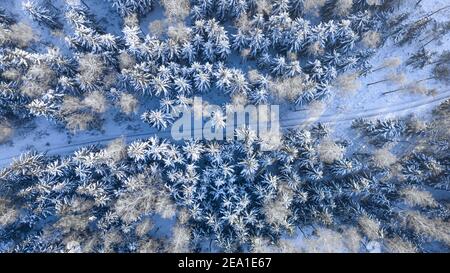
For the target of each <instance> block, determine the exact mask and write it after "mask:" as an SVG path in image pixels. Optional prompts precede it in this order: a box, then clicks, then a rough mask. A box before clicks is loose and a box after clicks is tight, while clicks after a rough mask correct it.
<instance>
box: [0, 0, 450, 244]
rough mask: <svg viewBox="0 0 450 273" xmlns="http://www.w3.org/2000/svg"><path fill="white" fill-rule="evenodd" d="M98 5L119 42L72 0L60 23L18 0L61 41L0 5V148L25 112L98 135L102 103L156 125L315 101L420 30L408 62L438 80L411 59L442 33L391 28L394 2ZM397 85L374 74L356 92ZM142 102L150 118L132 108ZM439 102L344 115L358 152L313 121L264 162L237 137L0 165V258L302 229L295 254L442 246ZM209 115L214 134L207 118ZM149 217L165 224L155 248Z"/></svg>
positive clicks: (442, 117)
mask: <svg viewBox="0 0 450 273" xmlns="http://www.w3.org/2000/svg"><path fill="white" fill-rule="evenodd" d="M105 1H106V0H105ZM106 2H107V3H109V4H110V5H111V7H112V8H113V9H114V10H115V11H114V12H117V16H119V17H120V19H121V22H120V23H121V25H120V27H121V29H119V32H120V30H121V33H116V34H111V33H108V32H107V31H106V30H105V28H104V27H102V26H101V24H100V23H98V21H97V20H98V18H96V16H95V14H93V10H91V9H90V8H89V6H87V5H86V4H85V3H84V2H83V1H64V3H63V7H64V11H63V13H61V14H58V13H57V10H58V9H57V8H56V7H54V6H53V5H52V4H51V1H38V0H32V1H23V5H22V8H23V10H24V11H25V13H26V14H27V15H28V16H29V18H30V19H31V20H32V22H33V24H34V23H36V24H37V25H39V26H41V27H45V28H48V30H50V31H51V35H57V34H58V33H59V34H60V35H62V37H63V38H64V39H61V40H63V43H64V45H63V46H61V47H58V45H55V46H54V47H53V46H52V47H50V46H47V45H44V44H42V43H41V42H40V37H39V35H38V34H37V33H35V30H34V28H33V27H32V26H30V25H28V24H27V23H24V22H17V21H16V20H15V18H14V16H12V15H11V14H9V13H8V11H6V10H4V9H0V144H3V143H4V142H6V141H7V140H8V138H9V136H10V135H11V134H12V127H13V126H12V125H11V124H13V123H17V122H22V121H25V120H30V119H32V118H33V117H45V118H47V119H49V120H52V121H55V122H57V123H58V124H62V125H64V126H65V127H66V128H67V129H68V130H70V131H71V132H74V131H79V130H90V129H99V128H101V123H102V120H103V117H104V114H105V113H106V112H107V111H108V107H109V105H110V104H112V105H114V106H115V107H118V108H119V109H120V111H121V112H123V113H124V114H125V115H133V114H139V115H140V118H141V120H142V121H143V122H145V123H147V124H148V125H150V126H152V127H154V128H156V129H157V130H164V129H167V128H169V127H170V125H171V124H172V122H173V121H174V120H175V118H177V117H178V115H180V114H181V110H183V109H187V108H188V107H192V106H193V99H194V97H195V96H200V95H203V94H207V93H209V92H217V93H220V94H225V95H226V96H227V99H228V100H227V101H226V102H225V104H224V105H222V106H223V108H222V109H223V110H226V109H227V108H228V107H234V106H236V105H239V104H243V105H245V104H250V103H251V104H266V103H270V102H274V101H277V102H280V101H281V102H283V103H287V104H290V105H292V106H303V105H306V104H310V103H317V102H320V101H321V100H324V99H325V98H327V97H328V96H329V95H331V92H333V91H334V89H333V87H336V86H339V87H340V88H341V89H346V90H347V91H350V90H354V89H356V88H357V86H359V84H358V83H356V80H357V78H358V77H359V76H364V75H367V74H368V73H369V72H376V71H379V70H382V69H385V68H393V67H398V66H399V65H400V64H401V60H399V59H398V58H391V59H386V60H385V62H384V64H383V65H382V66H381V67H378V68H377V67H375V68H373V67H372V65H371V64H370V62H369V58H370V57H371V56H372V55H373V54H374V53H375V52H376V49H377V48H378V47H380V46H382V45H383V43H384V42H385V41H386V40H387V39H388V38H389V37H392V38H393V40H394V43H395V44H396V45H399V46H404V45H407V44H408V43H411V42H412V41H415V40H417V39H418V37H419V36H421V35H422V33H423V31H424V30H425V29H430V28H432V29H433V32H431V33H430V34H429V35H428V34H427V36H426V37H424V38H423V40H422V41H423V43H424V45H423V47H422V48H421V49H420V50H418V51H417V52H416V53H414V54H412V55H411V56H410V57H409V59H408V60H407V62H406V63H405V64H406V65H409V66H412V67H413V68H421V69H423V68H425V67H427V66H429V65H430V66H431V65H433V67H432V68H431V71H430V72H431V75H430V77H429V78H426V79H423V80H419V81H418V82H425V81H428V80H435V81H438V82H440V83H448V79H450V77H449V71H450V69H449V61H448V60H449V54H448V51H444V52H442V53H439V54H438V53H437V52H432V51H430V50H429V49H427V48H426V45H428V44H429V43H431V42H433V41H436V40H438V39H440V37H441V36H442V35H444V34H446V33H448V30H449V26H448V24H442V23H437V22H436V21H434V20H433V18H432V15H433V14H434V13H433V14H427V15H425V16H423V17H422V18H419V19H418V20H413V21H411V20H409V17H408V14H400V15H396V16H392V12H393V11H394V10H395V9H396V7H397V5H398V4H399V1H384V0H323V1H317V0H273V1H269V0H260V1H256V0H192V1H180V3H181V4H180V8H179V9H177V7H176V5H175V4H174V2H173V1H170V0H163V1H159V2H158V3H157V1H155V0H108V1H106ZM155 7H158V8H161V7H162V8H164V10H165V16H166V17H167V19H166V20H161V21H157V22H156V23H155V22H153V23H151V24H150V27H149V31H147V30H145V29H144V28H143V27H142V22H143V18H144V17H145V16H146V15H147V14H148V13H149V12H151V11H152V10H153V9H154V8H155ZM187 16H188V17H187ZM186 17H187V18H186ZM239 62H240V63H239ZM238 63H239V64H238ZM243 63H245V64H246V65H245V66H244V65H242V64H243ZM404 80H405V78H404V77H403V75H398V74H395V75H389V77H388V78H387V79H384V80H380V81H377V82H374V83H370V84H369V86H371V85H375V84H378V83H382V82H398V83H402V84H403V82H404ZM418 82H415V83H413V84H409V85H408V86H407V87H402V88H400V89H397V90H393V91H387V92H385V93H384V94H389V93H393V92H397V91H400V90H404V89H410V87H411V86H412V85H417V83H418ZM416 90H418V89H417V88H416ZM425 91H427V92H421V93H427V94H428V93H432V92H428V91H429V90H428V89H427V90H425ZM141 100H142V101H146V102H155V104H150V105H153V106H154V107H153V108H149V109H145V110H144V111H142V112H140V111H139V102H140V101H141ZM153 100H154V101H153ZM155 105H156V106H155ZM449 106H450V102H449V101H446V102H444V103H442V104H441V105H440V106H439V107H438V108H436V109H435V111H434V113H433V117H432V120H431V121H429V122H423V121H420V120H417V119H416V118H414V117H409V118H407V119H400V118H398V119H378V120H368V119H357V120H355V121H353V123H352V130H353V131H352V133H355V135H358V136H359V137H361V139H360V141H362V142H363V144H364V145H361V147H359V146H358V145H353V144H354V143H352V141H353V140H350V139H333V138H332V135H331V134H330V130H329V128H328V127H327V126H326V125H324V124H322V123H318V124H314V125H312V126H309V127H304V128H303V129H291V130H287V131H286V132H284V134H283V137H282V139H281V142H280V143H279V144H280V145H279V147H278V149H275V150H273V151H266V149H263V146H264V145H265V144H266V143H265V142H266V141H267V140H266V139H264V138H263V137H261V136H257V134H256V133H255V132H253V131H251V130H250V129H247V128H238V129H237V130H236V131H235V138H234V139H233V140H227V141H207V140H192V141H186V142H184V143H171V142H170V141H168V140H165V139H162V138H158V137H156V136H155V137H151V138H149V139H142V140H135V141H134V142H132V143H129V144H127V143H126V142H125V140H124V139H118V140H115V141H113V142H111V143H110V144H109V145H107V146H104V147H103V146H87V147H82V148H80V149H78V150H77V151H76V152H75V153H73V154H71V155H66V156H64V155H46V154H43V153H38V152H28V153H25V154H23V155H21V156H20V157H19V158H16V159H15V160H14V161H13V162H12V164H11V165H10V166H8V167H6V168H3V169H1V170H0V252H13V251H17V252H164V251H166V252H186V251H211V250H219V251H230V252H231V251H267V250H273V249H276V251H293V250H296V249H295V248H294V246H293V245H290V244H289V242H288V241H287V240H286V235H287V234H294V233H295V232H298V231H300V232H301V233H303V234H305V233H304V232H305V231H304V230H303V229H305V228H308V227H310V228H311V229H312V230H314V232H313V234H312V235H311V234H310V235H311V236H309V237H308V236H307V237H308V238H306V239H305V245H306V246H307V247H309V248H308V249H306V250H305V251H320V249H321V247H323V245H324V243H323V242H329V241H330V240H332V241H333V240H334V241H336V240H337V241H339V240H345V243H342V244H341V247H342V248H345V249H347V250H349V251H366V250H367V249H368V247H367V245H368V244H372V243H374V242H376V243H379V244H380V247H381V248H382V250H383V251H392V252H403V251H405V252H412V251H425V250H426V248H427V246H429V245H430V244H438V245H439V246H442V247H443V248H446V249H448V247H449V245H450V238H449V234H448V228H447V226H448V221H449V216H450V214H449V211H448V204H446V201H447V200H438V199H435V198H434V196H433V193H434V192H435V191H445V192H446V193H448V190H449V189H450V184H449V183H450V180H449V178H450V158H449V155H450V147H449V139H450V135H449V132H448V128H449V126H450V124H449V118H448V117H449V116H450V110H449ZM194 110H197V109H194ZM209 118H210V120H211V121H212V124H213V126H215V127H216V128H222V127H224V126H225V125H224V120H225V117H224V115H223V113H222V112H221V111H215V112H214V113H211V115H210V117H209ZM406 144H408V147H407V148H404V149H400V150H401V151H400V152H399V151H397V150H395V149H397V148H398V146H400V145H406ZM367 147H369V148H367ZM399 206H401V208H402V209H398V208H399ZM157 219H165V220H168V221H169V220H174V219H175V222H176V223H175V224H174V227H173V228H172V230H171V232H172V233H171V235H170V238H171V239H170V240H167V239H166V238H164V236H167V234H166V235H161V234H160V233H162V231H160V232H159V233H158V230H159V227H155V222H156V220H157ZM343 230H345V231H343ZM314 236H315V237H317V238H318V240H316V241H314V240H313V239H311V238H312V237H314ZM338 237H339V238H338ZM330 238H332V239H330ZM350 242H353V244H352V245H351V246H350V245H349V243H350ZM336 244H338V243H336ZM334 250H335V251H340V250H341V249H334Z"/></svg>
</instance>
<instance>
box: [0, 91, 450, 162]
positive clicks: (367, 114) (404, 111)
mask: <svg viewBox="0 0 450 273" xmlns="http://www.w3.org/2000/svg"><path fill="white" fill-rule="evenodd" d="M449 98H450V92H445V93H441V94H439V95H437V96H435V97H427V98H425V99H421V100H417V101H413V102H408V103H404V104H400V105H389V106H384V107H380V108H372V109H365V110H363V111H357V112H353V113H348V114H342V115H322V116H319V117H317V118H307V117H305V116H307V114H305V112H306V111H297V112H291V113H290V115H288V117H287V118H285V119H282V120H281V122H280V123H281V128H282V129H289V128H297V127H301V126H307V125H310V124H313V123H318V122H321V123H325V124H330V125H333V124H336V123H343V122H348V123H351V121H353V120H354V119H357V118H375V117H379V118H383V117H386V116H387V115H393V114H395V116H397V117H398V116H404V115H408V114H411V113H417V112H418V111H420V108H422V107H426V109H430V107H432V106H436V105H438V104H440V103H441V102H443V101H444V100H446V99H449ZM194 131H195V130H194ZM151 136H158V137H160V138H164V139H170V138H171V135H170V131H169V130H167V131H162V132H161V131H160V132H158V131H157V130H155V129H153V128H148V129H146V130H144V131H143V132H140V133H132V134H111V135H98V136H95V137H93V138H91V139H86V140H84V141H81V142H76V143H71V144H67V145H61V146H56V147H51V148H47V149H45V148H38V149H36V151H38V152H45V153H47V154H50V155H56V154H67V153H71V152H73V151H75V150H77V149H78V148H81V147H83V146H86V145H97V144H98V145H99V144H106V143H108V142H110V141H112V140H115V139H118V138H121V137H123V138H125V140H126V141H127V142H128V143H129V142H132V141H134V140H137V139H144V138H147V137H151ZM20 154H21V153H18V154H16V155H13V156H8V157H4V158H0V166H6V165H7V164H8V163H9V162H10V161H11V160H12V159H13V158H15V157H18V156H20Z"/></svg>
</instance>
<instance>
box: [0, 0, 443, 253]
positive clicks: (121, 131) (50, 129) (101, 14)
mask: <svg viewBox="0 0 450 273" xmlns="http://www.w3.org/2000/svg"><path fill="white" fill-rule="evenodd" d="M63 2H64V1H63V0H55V1H52V4H53V5H54V6H55V7H56V8H58V9H62V6H63ZM84 2H85V3H86V4H87V5H88V6H89V7H90V8H91V9H92V11H93V13H94V14H95V16H96V19H97V21H98V22H99V23H100V25H101V26H102V27H104V28H105V30H106V31H107V32H110V33H113V34H116V35H121V30H120V28H121V23H120V21H119V20H118V19H117V16H112V15H111V14H113V13H112V12H113V10H112V8H111V6H110V4H109V3H108V2H107V1H97V0H84ZM449 4H450V0H437V1H423V2H422V4H421V5H420V6H418V7H415V6H414V5H404V6H403V7H402V9H401V10H399V11H397V12H398V13H400V12H410V13H411V14H413V16H411V17H410V18H409V19H408V20H410V21H412V20H415V19H417V18H420V17H421V16H424V15H426V14H428V13H430V12H432V11H435V10H437V9H438V8H439V7H443V6H446V5H449ZM20 5H21V1H9V2H5V3H2V4H1V6H3V7H4V8H6V9H7V10H8V11H10V12H12V13H13V14H14V16H15V18H16V19H17V20H18V21H25V22H27V23H29V24H30V25H33V27H34V28H35V29H37V30H38V31H39V32H40V36H41V40H42V41H43V42H44V44H47V45H54V46H57V47H59V48H61V50H63V51H68V48H67V45H66V44H65V42H64V40H63V39H61V38H58V37H56V36H55V35H52V34H51V33H50V32H49V30H48V29H47V28H45V27H42V26H40V25H38V24H36V23H35V22H33V21H32V20H30V18H29V17H28V16H27V15H26V14H25V13H24V11H23V10H22V8H21V6H20ZM448 15H449V13H448V10H446V11H443V12H440V13H438V14H436V15H434V17H433V18H435V19H436V20H438V21H441V22H445V21H448ZM161 18H163V13H162V9H161V7H157V8H156V10H154V11H152V12H151V13H149V14H148V15H147V16H146V17H145V18H143V19H142V20H141V28H142V30H143V31H144V33H146V32H147V31H148V23H149V22H150V21H152V20H155V19H161ZM65 28H67V26H65ZM66 30H67V31H68V32H70V31H69V30H68V29H66ZM421 46H422V44H420V43H411V44H407V45H405V46H401V47H399V46H397V45H395V44H394V41H392V40H391V39H389V40H388V41H387V42H386V43H385V44H384V45H383V47H382V48H380V49H378V50H377V52H376V54H375V55H374V56H373V57H372V58H371V60H370V62H371V64H372V65H373V67H374V68H377V67H382V66H383V63H384V62H385V60H386V59H389V58H393V57H395V58H399V59H400V60H401V61H402V62H401V64H400V65H399V66H398V67H395V68H385V69H381V70H378V71H376V72H373V73H369V74H368V75H367V76H365V77H361V78H359V79H358V81H359V82H360V88H359V89H358V90H357V91H355V92H353V93H350V94H349V93H345V92H341V91H340V90H333V95H332V96H331V97H330V98H329V99H328V100H326V101H325V102H324V103H325V106H324V110H323V111H320V114H314V115H311V111H313V110H311V109H309V108H310V107H306V108H305V109H301V110H297V111H294V110H292V109H291V108H290V107H288V106H287V105H282V107H281V108H282V113H281V115H280V116H281V127H282V128H283V129H288V128H295V127H302V126H308V125H311V124H313V123H317V122H321V123H325V124H328V125H329V126H330V127H331V128H332V129H333V135H334V137H335V138H337V139H339V138H350V139H351V138H352V136H353V135H354V132H353V131H352V130H351V129H350V125H351V123H352V121H353V120H354V119H356V118H368V119H371V118H380V119H385V118H397V117H404V116H406V115H410V114H414V115H417V116H420V117H421V118H422V119H426V118H427V117H428V116H429V114H430V112H431V110H432V109H433V108H434V107H435V106H436V105H438V104H440V103H441V102H443V101H444V100H446V99H449V98H450V87H449V86H448V85H446V84H443V83H440V82H437V81H433V80H431V81H426V83H424V84H426V86H427V88H430V89H434V90H435V91H436V92H435V93H434V94H433V95H424V94H413V93H411V92H409V91H407V90H405V91H400V92H396V93H392V94H387V95H383V93H384V92H387V91H391V90H394V89H397V88H401V87H402V86H404V85H407V84H411V83H414V82H416V81H418V80H421V79H423V78H427V77H428V76H429V75H430V73H431V69H432V66H426V67H425V68H424V69H413V68H411V67H408V66H406V64H405V62H406V60H407V59H408V58H409V57H410V56H411V54H413V53H415V52H417V50H418V49H419V48H421ZM427 48H429V49H431V50H432V51H436V52H442V51H443V50H445V49H449V48H450V35H449V34H447V35H446V36H444V37H442V39H440V40H438V41H435V42H433V43H431V44H429V45H427ZM35 50H37V51H40V50H43V49H42V48H39V47H37V48H35ZM238 58H239V57H238V56H233V57H232V59H233V60H234V61H233V63H235V64H236V65H238V66H243V65H242V64H241V63H239V61H237V60H238ZM397 73H404V74H405V76H406V82H405V83H403V84H393V83H392V82H389V81H388V82H384V83H380V84H377V85H373V86H368V84H369V83H372V82H376V81H380V80H383V79H386V78H387V77H388V76H389V75H391V74H397ZM204 99H206V100H208V101H209V102H211V103H217V104H219V103H223V102H224V101H226V100H227V96H225V95H224V94H220V93H219V92H216V91H213V92H212V93H210V94H207V95H206V96H205V98H204ZM140 100H141V109H140V111H139V113H138V114H135V115H133V116H131V117H124V116H123V115H121V114H120V113H119V111H118V110H117V109H114V108H111V109H109V110H108V112H107V113H106V114H105V115H104V117H105V120H104V124H103V128H102V130H100V131H90V132H81V133H76V134H74V135H73V134H70V133H68V132H67V131H66V129H64V128H62V127H61V126H60V125H57V124H56V123H53V122H51V121H48V120H46V119H44V118H36V119H34V120H32V121H30V122H28V123H26V124H23V125H21V126H18V127H17V128H15V132H14V136H13V137H12V140H11V141H9V142H7V143H5V144H2V145H0V167H4V166H6V165H8V164H9V163H11V161H12V160H13V158H15V157H17V156H19V155H20V154H21V153H23V152H25V151H30V150H33V151H39V152H45V153H48V154H52V155H63V154H69V153H71V152H73V151H75V150H77V149H78V148H80V147H83V146H86V145H96V144H107V143H108V142H110V141H112V140H114V139H117V138H122V137H123V138H124V139H126V141H127V142H132V141H133V140H136V139H142V138H147V137H150V136H153V135H157V136H159V137H161V138H165V139H170V138H171V135H170V128H169V129H168V130H165V131H157V130H156V129H154V128H150V127H149V126H148V125H147V124H144V123H143V122H142V121H141V120H140V114H141V113H142V112H143V111H145V110H147V108H149V107H151V106H152V105H155V103H156V102H155V101H154V100H151V99H147V98H145V97H142V98H140ZM315 107H316V106H315ZM157 222H158V225H159V227H161V230H160V231H159V234H158V236H168V234H169V233H170V232H169V231H168V230H169V228H168V227H169V226H171V225H173V222H171V221H167V223H162V224H161V222H162V221H161V220H159V221H157ZM305 230H306V232H307V233H308V234H309V235H310V234H311V229H305ZM303 232H304V231H300V230H297V231H296V232H295V234H294V235H293V236H286V240H288V241H290V242H291V243H292V244H293V245H295V246H297V247H298V248H301V246H302V245H303V244H304V240H305V237H304V235H303ZM366 248H367V251H370V252H379V251H381V250H380V245H379V244H378V243H377V242H368V243H367V245H366ZM206 249H207V247H205V249H204V250H206ZM343 251H344V250H343Z"/></svg>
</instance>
